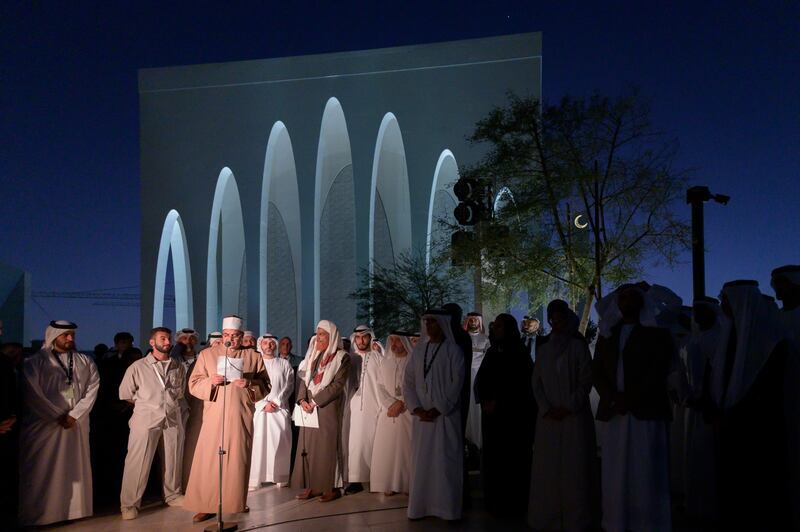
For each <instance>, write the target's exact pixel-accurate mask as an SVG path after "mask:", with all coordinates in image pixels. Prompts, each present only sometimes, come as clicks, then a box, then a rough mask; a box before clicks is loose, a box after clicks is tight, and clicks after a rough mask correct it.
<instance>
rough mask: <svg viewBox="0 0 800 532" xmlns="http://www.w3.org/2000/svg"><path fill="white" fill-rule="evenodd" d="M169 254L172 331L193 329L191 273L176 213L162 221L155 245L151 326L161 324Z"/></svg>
mask: <svg viewBox="0 0 800 532" xmlns="http://www.w3.org/2000/svg"><path fill="white" fill-rule="evenodd" d="M170 253H171V254H172V271H173V280H174V282H175V326H176V329H183V328H185V327H194V306H193V301H192V270H191V268H190V266H189V249H188V246H187V245H186V231H185V230H184V228H183V221H182V220H181V215H180V214H178V211H176V210H174V209H173V210H171V211H169V213H167V217H166V219H165V220H164V228H163V229H162V230H161V243H160V244H159V246H158V263H157V264H156V282H155V291H154V295H153V327H161V326H163V324H164V289H165V287H166V283H167V266H168V263H169V259H170Z"/></svg>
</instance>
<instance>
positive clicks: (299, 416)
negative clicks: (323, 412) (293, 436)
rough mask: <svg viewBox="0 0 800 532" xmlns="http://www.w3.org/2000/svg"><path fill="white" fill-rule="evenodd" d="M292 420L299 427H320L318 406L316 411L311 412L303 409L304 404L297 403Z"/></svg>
mask: <svg viewBox="0 0 800 532" xmlns="http://www.w3.org/2000/svg"><path fill="white" fill-rule="evenodd" d="M292 420H293V421H294V424H295V425H297V426H298V427H306V428H309V429H318V428H319V417H318V416H317V408H316V407H315V408H314V411H313V412H311V413H310V414H309V413H308V412H306V411H305V410H303V407H302V406H300V405H296V406H295V407H294V413H293V414H292Z"/></svg>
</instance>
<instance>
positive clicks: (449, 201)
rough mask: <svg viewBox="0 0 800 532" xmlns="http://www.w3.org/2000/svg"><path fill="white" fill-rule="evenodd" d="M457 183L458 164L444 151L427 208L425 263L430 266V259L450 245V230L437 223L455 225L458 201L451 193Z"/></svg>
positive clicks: (434, 173)
mask: <svg viewBox="0 0 800 532" xmlns="http://www.w3.org/2000/svg"><path fill="white" fill-rule="evenodd" d="M456 181H458V164H457V163H456V158H455V156H454V155H453V152H451V151H450V150H444V151H442V153H441V154H440V155H439V160H438V161H437V162H436V170H435V171H434V172H433V182H432V184H431V197H430V204H429V206H428V233H427V245H426V257H425V263H426V264H427V265H430V263H431V259H432V258H433V257H435V256H436V255H437V254H438V253H440V252H441V250H443V249H444V248H445V246H449V245H450V230H449V229H448V228H446V227H443V226H442V224H440V223H439V222H440V221H441V220H444V221H446V222H448V223H450V224H455V222H456V220H455V217H454V216H453V210H454V209H455V208H456V205H458V200H457V199H456V196H455V194H454V193H453V185H454V184H455V183H456Z"/></svg>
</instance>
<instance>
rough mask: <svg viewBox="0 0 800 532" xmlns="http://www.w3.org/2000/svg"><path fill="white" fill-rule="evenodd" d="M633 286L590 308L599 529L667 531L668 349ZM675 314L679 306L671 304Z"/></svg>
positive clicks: (664, 332) (653, 314)
mask: <svg viewBox="0 0 800 532" xmlns="http://www.w3.org/2000/svg"><path fill="white" fill-rule="evenodd" d="M644 292H645V291H644V290H643V289H642V287H641V286H639V285H623V286H621V287H620V288H618V289H617V290H616V291H615V292H613V293H612V294H610V295H609V296H607V297H610V300H608V299H605V298H604V300H601V301H600V302H598V305H597V310H598V314H599V315H600V323H599V324H598V328H599V330H600V337H599V338H598V340H597V346H596V348H595V355H594V362H593V368H592V373H593V381H594V386H595V388H597V391H598V393H599V394H600V402H599V404H598V407H597V416H596V417H597V420H598V421H602V422H604V425H605V427H604V428H603V429H602V430H601V432H600V434H601V438H600V441H601V446H602V457H601V459H602V468H601V473H602V474H601V481H602V494H603V497H602V507H603V522H602V526H603V529H604V530H606V531H607V532H625V531H627V530H632V531H634V532H635V531H640V530H641V531H648V532H658V531H669V530H672V514H671V510H670V491H669V436H668V430H667V425H668V423H669V421H670V419H671V417H672V408H671V405H670V401H669V396H668V388H667V379H668V376H669V375H670V373H671V371H672V368H673V357H674V355H675V347H674V343H673V340H672V335H671V334H670V331H669V330H668V329H666V328H660V327H657V326H656V325H657V321H656V319H657V316H658V314H659V312H658V310H659V308H652V307H651V303H652V306H656V307H657V305H656V301H657V300H655V299H650V298H647V299H646V298H645V294H644ZM678 306H680V303H678Z"/></svg>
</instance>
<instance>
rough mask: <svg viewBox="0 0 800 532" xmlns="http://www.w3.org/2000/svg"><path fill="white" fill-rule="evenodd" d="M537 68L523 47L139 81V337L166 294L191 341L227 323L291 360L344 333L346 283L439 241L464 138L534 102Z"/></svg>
mask: <svg viewBox="0 0 800 532" xmlns="http://www.w3.org/2000/svg"><path fill="white" fill-rule="evenodd" d="M541 66H542V62H541V34H539V33H529V34H519V35H510V36H502V37H492V38H487V39H475V40H467V41H457V42H445V43H436V44H424V45H418V46H403V47H397V48H387V49H381V50H366V51H356V52H344V53H334V54H325V55H309V56H300V57H287V58H277V59H265V60H258V61H241V62H234V63H223V64H209V65H197V66H181V67H170V68H155V69H145V70H142V71H140V73H139V106H140V132H141V143H140V144H141V203H142V235H141V245H142V249H141V260H142V268H141V274H142V278H141V287H142V293H141V297H142V305H141V312H142V320H141V323H142V329H143V331H145V330H147V329H148V328H149V327H150V326H151V325H153V324H157V325H160V324H161V323H162V321H164V294H165V291H167V290H166V289H165V286H166V285H167V283H168V282H172V279H174V285H175V313H176V316H175V318H176V319H175V323H176V326H177V327H178V328H181V327H185V326H191V327H193V328H195V329H197V330H199V331H200V332H201V336H203V337H204V336H205V335H206V334H207V333H209V332H210V331H213V330H216V329H218V328H219V324H220V318H221V316H223V315H225V314H228V313H236V314H239V315H241V316H243V317H245V319H246V322H247V327H248V328H249V329H253V330H258V331H259V332H264V331H266V330H269V331H271V332H273V333H275V334H277V335H278V336H283V335H288V336H291V337H292V338H293V339H294V340H295V344H296V345H303V344H304V341H301V339H305V338H308V336H309V334H310V333H311V330H312V328H313V326H314V325H315V321H316V320H317V319H318V318H320V317H323V318H328V319H332V320H333V321H335V322H336V323H337V324H338V325H339V327H340V328H341V329H342V331H345V332H347V331H348V330H350V328H351V327H352V326H353V325H354V324H355V318H356V316H355V314H356V303H355V301H353V300H351V299H349V298H348V297H347V295H348V294H349V293H351V292H352V291H353V290H354V289H355V288H356V286H357V282H358V272H359V271H360V270H361V269H362V268H368V267H369V265H370V264H371V263H372V261H373V260H374V261H376V262H378V263H383V264H391V261H394V260H395V259H396V257H398V256H399V255H400V254H401V253H402V252H404V251H408V250H412V249H413V250H417V251H422V252H424V253H428V254H430V253H436V249H437V245H440V244H442V243H449V234H448V233H446V232H444V233H443V232H442V229H441V227H440V224H438V223H437V221H438V220H439V219H441V218H443V217H444V218H451V217H452V210H453V208H454V207H455V204H456V202H455V200H454V196H453V193H452V184H453V182H454V181H455V180H456V179H457V177H458V168H459V166H458V165H460V164H471V163H474V162H476V161H477V160H479V158H480V157H481V155H482V153H483V151H482V150H483V148H482V147H476V146H473V145H470V144H469V143H468V142H467V140H466V137H467V136H468V135H469V134H470V133H471V132H472V131H473V129H474V126H475V123H476V122H477V121H478V120H479V119H481V118H483V117H484V116H485V115H486V114H487V113H488V112H489V111H490V110H491V109H493V108H494V107H496V106H502V105H505V103H506V102H507V94H508V93H509V92H514V93H516V94H517V95H520V96H533V97H540V96H541ZM170 265H171V269H172V271H173V272H174V273H173V275H172V276H170V275H169V274H168V272H169V270H170ZM170 321H171V320H170Z"/></svg>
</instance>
